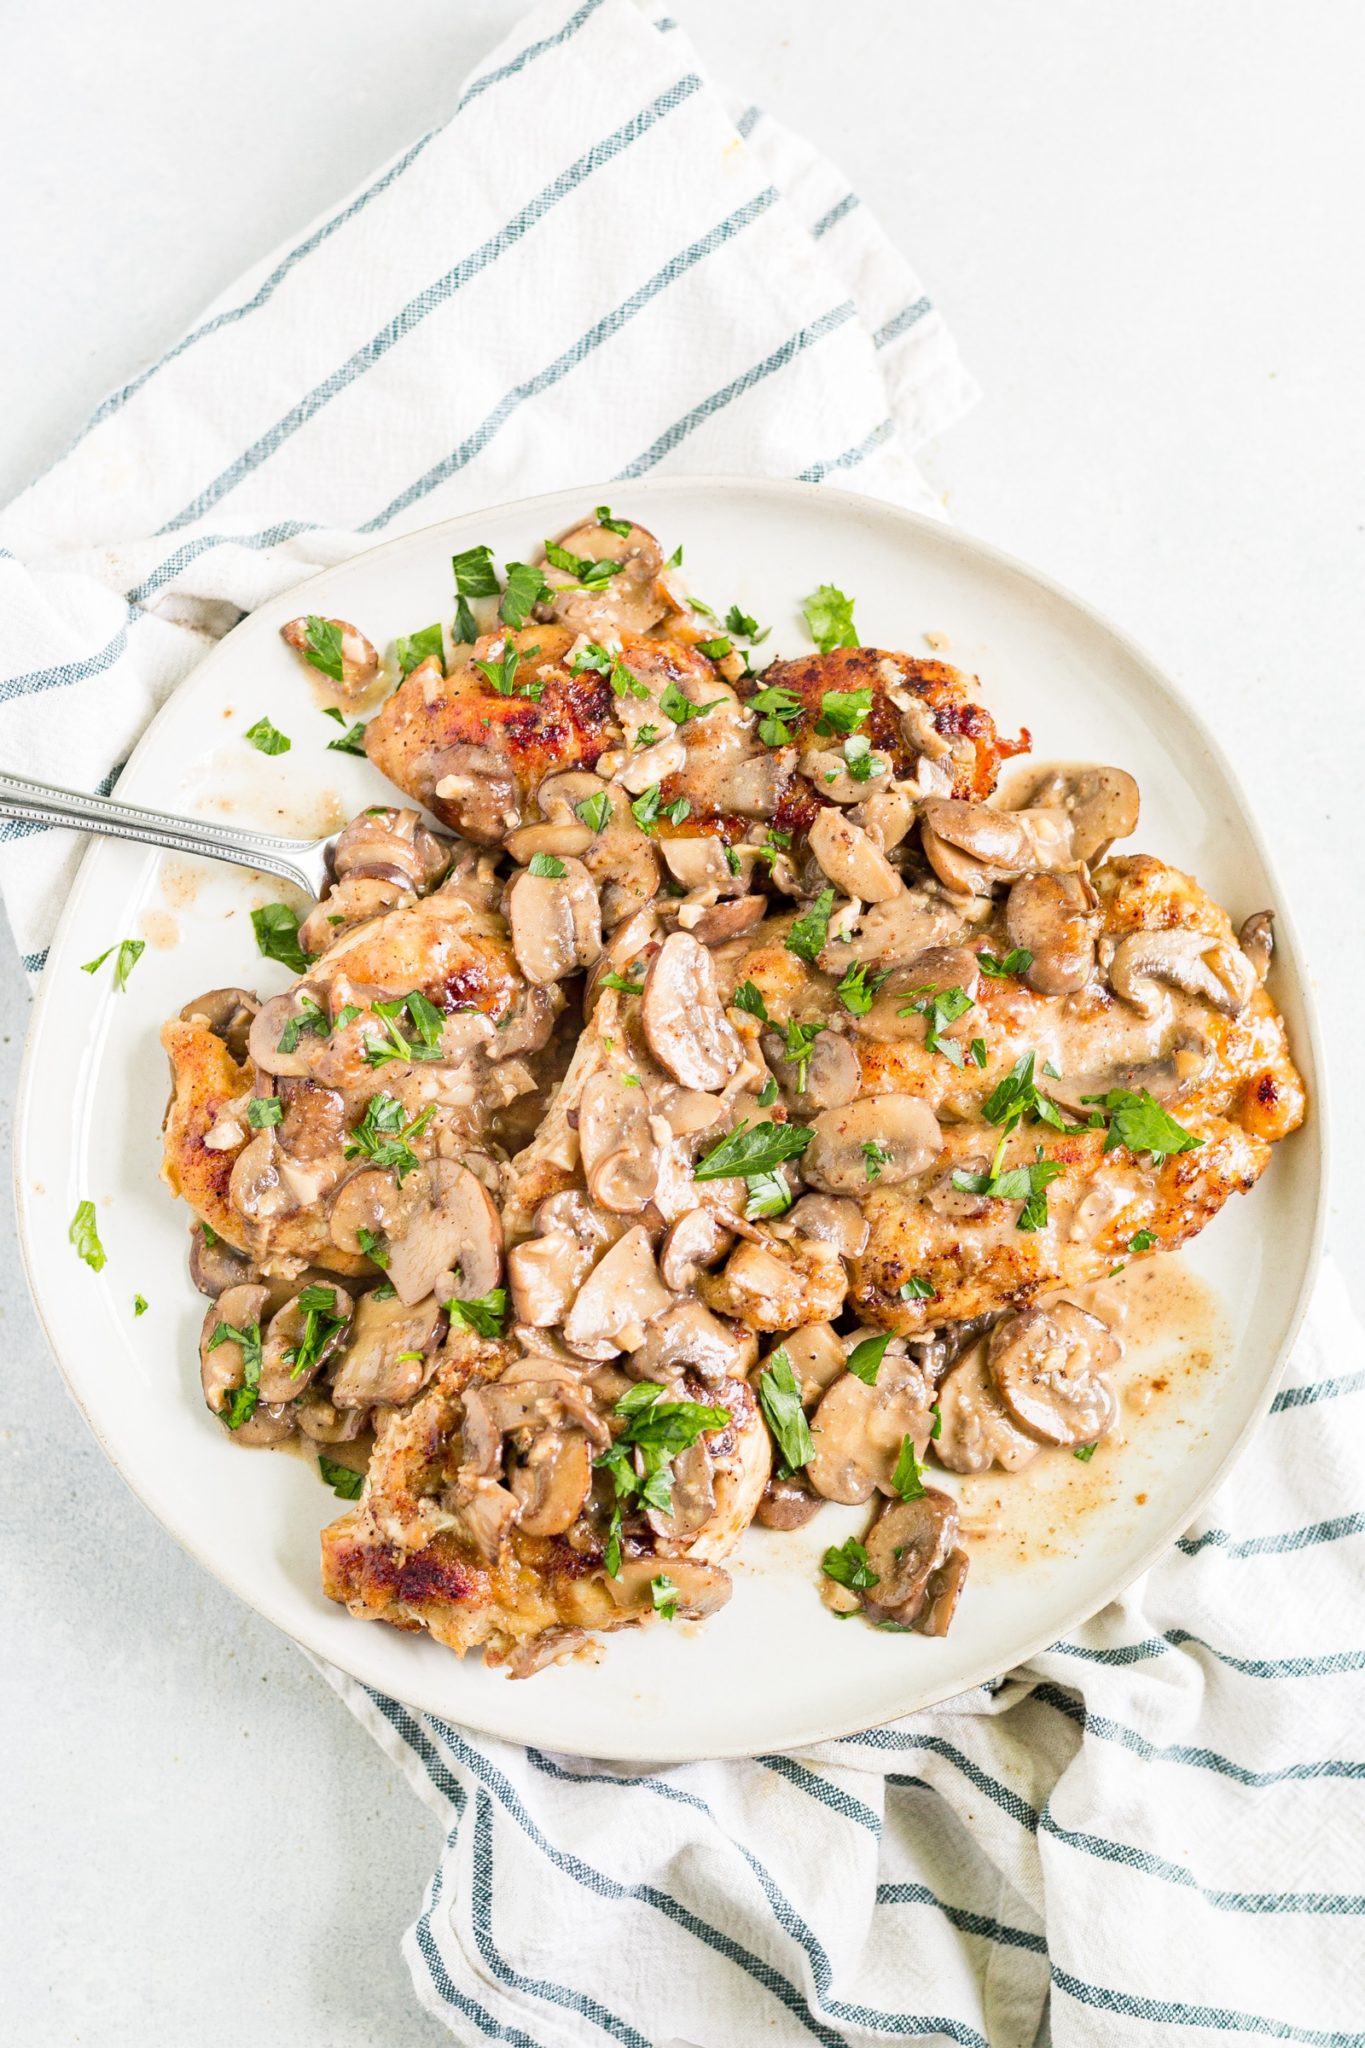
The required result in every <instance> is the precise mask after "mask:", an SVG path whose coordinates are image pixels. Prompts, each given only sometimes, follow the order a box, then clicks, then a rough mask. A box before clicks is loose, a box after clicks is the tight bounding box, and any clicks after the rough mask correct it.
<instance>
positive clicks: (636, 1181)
mask: <svg viewBox="0 0 1365 2048" xmlns="http://www.w3.org/2000/svg"><path fill="white" fill-rule="evenodd" d="M578 1144H579V1151H580V1153H581V1155H582V1161H583V1177H584V1179H585V1180H586V1181H587V1183H588V1192H589V1194H590V1195H591V1196H592V1199H593V1201H594V1202H596V1203H597V1204H598V1205H599V1206H600V1207H601V1208H603V1209H609V1210H610V1211H611V1212H612V1214H613V1215H617V1216H638V1215H639V1213H640V1211H641V1210H642V1209H643V1208H644V1207H645V1205H646V1203H648V1202H650V1201H652V1200H653V1197H654V1191H655V1188H656V1186H657V1184H658V1179H659V1148H658V1146H657V1145H656V1143H655V1141H654V1133H653V1131H652V1130H651V1128H650V1115H649V1104H648V1102H647V1101H646V1099H645V1091H644V1089H643V1088H642V1087H641V1086H640V1085H639V1081H638V1078H637V1079H636V1080H635V1082H634V1083H633V1084H632V1083H631V1082H629V1081H628V1080H627V1078H626V1076H625V1074H624V1073H622V1072H621V1071H620V1070H619V1069H617V1068H614V1067H611V1068H608V1069H607V1070H606V1071H605V1072H604V1073H598V1074H594V1075H593V1076H592V1077H591V1079H590V1080H589V1081H588V1082H587V1083H586V1085H585V1087H584V1089H583V1093H582V1096H581V1098H580V1100H579V1105H578Z"/></svg>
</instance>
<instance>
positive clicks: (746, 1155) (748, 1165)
mask: <svg viewBox="0 0 1365 2048" xmlns="http://www.w3.org/2000/svg"><path fill="white" fill-rule="evenodd" d="M814 1135H815V1133H814V1132H813V1131H811V1130H808V1129H807V1128H806V1126H805V1125H804V1124H775V1123H761V1124H754V1125H753V1126H752V1128H751V1127H750V1126H749V1124H748V1123H742V1124H737V1125H736V1127H735V1129H734V1130H733V1131H731V1133H730V1135H729V1136H728V1137H727V1138H722V1139H721V1141H720V1143H719V1144H718V1145H713V1146H712V1148H711V1150H710V1151H709V1152H707V1153H705V1154H703V1156H702V1157H701V1158H700V1159H699V1160H698V1161H697V1163H696V1165H695V1166H694V1167H693V1168H692V1178H693V1180H728V1179H730V1178H731V1176H732V1175H735V1174H740V1175H742V1176H743V1177H744V1179H746V1180H747V1179H748V1177H749V1175H750V1174H758V1173H771V1172H772V1170H773V1168H774V1167H775V1166H780V1165H781V1164H782V1161H783V1160H784V1159H797V1158H799V1157H800V1155H801V1154H802V1153H803V1152H804V1151H805V1149H806V1147H807V1145H809V1143H810V1141H811V1139H812V1138H813V1137H814Z"/></svg>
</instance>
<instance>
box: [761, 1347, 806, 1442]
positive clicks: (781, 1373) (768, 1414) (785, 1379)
mask: <svg viewBox="0 0 1365 2048" xmlns="http://www.w3.org/2000/svg"><path fill="white" fill-rule="evenodd" d="M758 1405H759V1407H760V1408H761V1409H762V1410H763V1416H764V1420H765V1421H766V1422H767V1425H768V1427H769V1429H770V1430H771V1431H772V1433H773V1435H774V1436H775V1437H776V1439H777V1446H778V1449H779V1450H780V1451H781V1453H782V1458H783V1462H784V1463H785V1465H786V1467H787V1470H788V1472H796V1471H799V1470H800V1468H801V1466H803V1465H807V1464H809V1463H810V1461H811V1459H812V1458H813V1457H814V1456H815V1444H814V1442H813V1440H812V1438H811V1433H810V1424H809V1423H808V1422H807V1421H806V1412H805V1410H804V1408H803V1407H802V1406H801V1385H800V1382H799V1380H798V1379H797V1377H796V1374H795V1372H794V1371H793V1370H792V1362H791V1359H790V1358H789V1357H788V1355H787V1350H786V1346H785V1345H782V1346H779V1348H778V1349H777V1350H776V1351H774V1352H773V1354H772V1356H771V1358H769V1360H768V1362H767V1364H766V1365H765V1366H764V1368H763V1370H762V1372H761V1373H760V1374H759V1376H758Z"/></svg>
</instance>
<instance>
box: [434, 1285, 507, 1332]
mask: <svg viewBox="0 0 1365 2048" xmlns="http://www.w3.org/2000/svg"><path fill="white" fill-rule="evenodd" d="M444 1306H445V1311H446V1314H447V1315H448V1316H450V1318H451V1319H452V1321H459V1322H462V1323H463V1324H464V1325H465V1326H466V1328H467V1329H470V1330H473V1331H475V1332H476V1333H477V1334H478V1335H479V1336H480V1337H501V1335H502V1333H503V1331H504V1330H505V1329H506V1327H507V1289H506V1288H505V1287H494V1288H492V1289H490V1291H489V1292H488V1293H487V1294H482V1295H480V1296H479V1298H478V1300H477V1301H461V1300H459V1299H458V1297H456V1298H454V1299H452V1300H450V1301H448V1302H446V1303H445V1304H444Z"/></svg>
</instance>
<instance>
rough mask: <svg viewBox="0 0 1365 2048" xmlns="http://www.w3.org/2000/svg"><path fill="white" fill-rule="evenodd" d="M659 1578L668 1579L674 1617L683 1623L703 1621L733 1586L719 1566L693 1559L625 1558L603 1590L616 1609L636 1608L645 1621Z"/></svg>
mask: <svg viewBox="0 0 1365 2048" xmlns="http://www.w3.org/2000/svg"><path fill="white" fill-rule="evenodd" d="M660 1576H663V1577H666V1578H668V1579H669V1580H671V1582H672V1584H673V1587H674V1589H675V1591H676V1592H677V1596H678V1605H677V1614H678V1617H679V1618H680V1619H682V1620H685V1621H704V1620H705V1618H706V1616H707V1615H708V1614H715V1613H716V1612H717V1611H718V1610H719V1609H720V1608H722V1607H723V1606H724V1605H725V1603H726V1601H727V1600H728V1599H729V1597H730V1595H731V1593H732V1592H733V1591H734V1587H733V1585H732V1584H731V1580H730V1574H729V1573H728V1572H727V1571H722V1570H721V1568H720V1566H719V1565H716V1564H707V1563H705V1562H703V1561H702V1560H700V1559H698V1558H693V1557H627V1558H623V1559H622V1562H621V1569H620V1572H619V1573H618V1574H617V1576H616V1577H615V1578H614V1579H613V1578H608V1579H607V1581H606V1587H607V1591H608V1593H610V1595H611V1597H612V1599H613V1600H614V1601H615V1602H616V1604H617V1606H618V1607H630V1608H639V1609H641V1610H642V1611H643V1614H644V1617H645V1618H646V1619H648V1618H649V1617H650V1616H651V1615H652V1614H653V1612H654V1595H653V1592H652V1590H651V1589H652V1587H653V1584H654V1581H655V1579H657V1578H659V1577H660Z"/></svg>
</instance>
